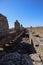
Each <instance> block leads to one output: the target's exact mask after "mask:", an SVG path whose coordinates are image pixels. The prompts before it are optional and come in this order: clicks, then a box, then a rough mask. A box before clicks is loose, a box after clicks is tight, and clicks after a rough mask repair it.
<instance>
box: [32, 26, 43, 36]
mask: <svg viewBox="0 0 43 65" xmlns="http://www.w3.org/2000/svg"><path fill="white" fill-rule="evenodd" d="M32 32H35V33H37V34H38V35H40V36H42V37H43V27H35V28H32Z"/></svg>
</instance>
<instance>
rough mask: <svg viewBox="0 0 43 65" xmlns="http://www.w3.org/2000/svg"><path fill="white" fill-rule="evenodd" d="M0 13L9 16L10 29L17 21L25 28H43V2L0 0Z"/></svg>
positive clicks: (33, 0)
mask: <svg viewBox="0 0 43 65" xmlns="http://www.w3.org/2000/svg"><path fill="white" fill-rule="evenodd" d="M0 13H2V14H4V15H5V16H7V19H8V23H9V27H10V28H11V27H14V22H15V20H16V19H17V20H18V21H19V22H20V24H22V25H23V26H24V27H29V26H43V0H0Z"/></svg>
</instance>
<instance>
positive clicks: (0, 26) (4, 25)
mask: <svg viewBox="0 0 43 65" xmlns="http://www.w3.org/2000/svg"><path fill="white" fill-rule="evenodd" d="M8 29H9V25H8V21H7V17H5V16H4V15H2V14H0V36H1V35H4V34H5V33H7V32H8Z"/></svg>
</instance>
